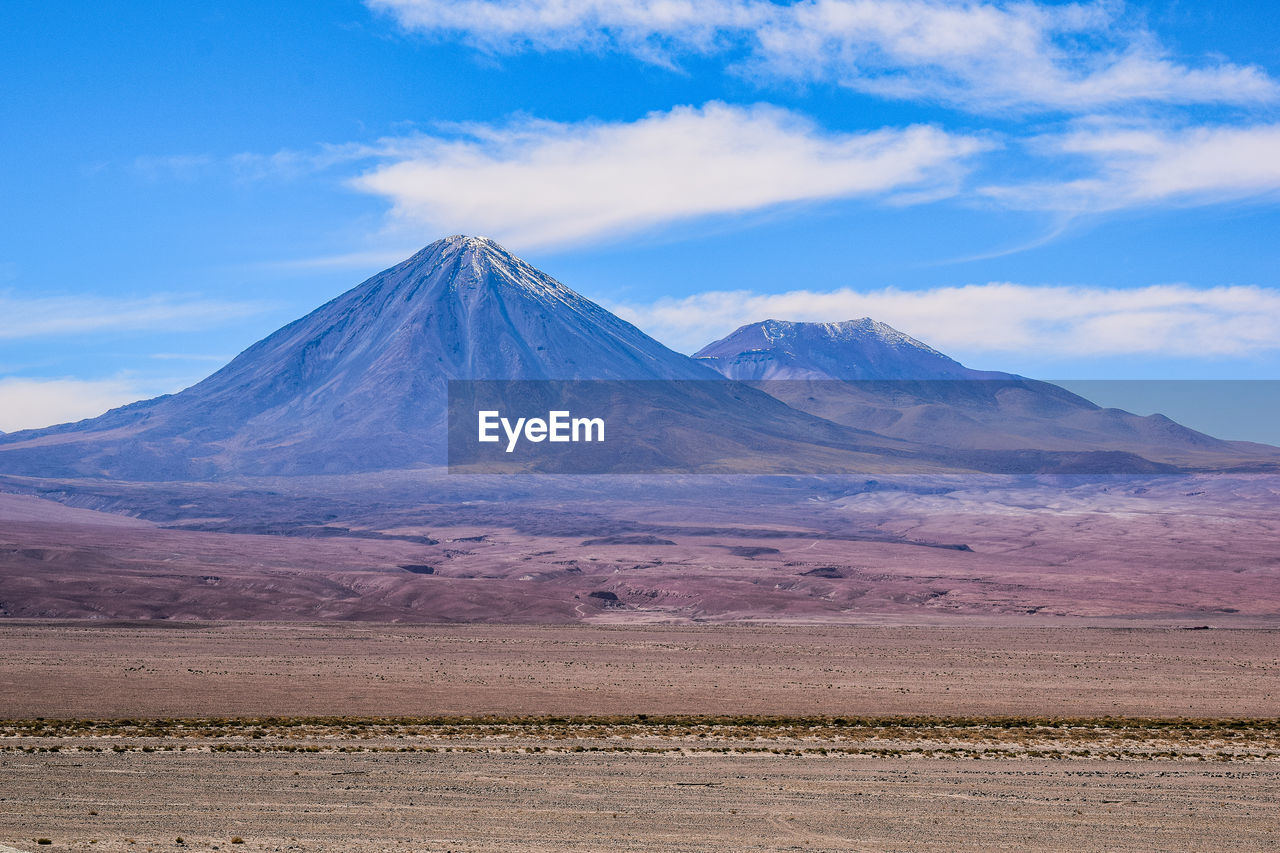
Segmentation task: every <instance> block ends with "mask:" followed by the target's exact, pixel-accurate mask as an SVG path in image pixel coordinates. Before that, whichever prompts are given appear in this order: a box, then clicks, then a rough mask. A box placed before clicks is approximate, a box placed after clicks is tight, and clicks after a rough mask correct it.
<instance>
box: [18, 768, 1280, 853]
mask: <svg viewBox="0 0 1280 853" xmlns="http://www.w3.org/2000/svg"><path fill="white" fill-rule="evenodd" d="M0 764H2V766H3V773H0V798H2V799H0V842H2V843H6V844H8V845H10V846H12V847H15V848H17V849H19V850H23V851H34V850H99V851H102V850H106V851H117V853H118V851H130V853H133V852H134V851H143V850H166V851H168V850H182V849H195V850H211V849H220V850H224V851H235V850H257V851H264V850H266V851H334V853H339V851H348V850H350V851H397V853H403V851H441V853H443V851H475V853H479V851H485V852H486V853H502V852H503V851H548V853H550V852H551V851H562V850H563V851H603V850H627V851H637V853H640V852H641V851H651V850H663V851H728V850H812V851H822V850H842V851H843V850H871V851H879V850H936V851H948V850H1031V849H1036V850H1075V851H1089V850H1125V851H1130V850H1131V851H1152V850H1240V851H1255V850H1256V851H1262V850H1273V849H1275V847H1276V845H1277V844H1278V843H1280V815H1277V794H1280V762H1276V761H1269V762H1238V761H1186V760H1162V761H1133V760H1130V761H1113V760H1071V759H1067V760H1053V759H1035V758H1031V759H1004V760H982V761H976V760H966V759H953V758H932V757H918V756H916V757H891V758H881V757H856V756H854V757H849V756H842V755H830V754H829V755H820V754H815V755H800V756H796V755H776V754H749V755H719V754H715V755H683V754H622V755H614V754H599V753H592V752H585V753H570V754H567V755H545V754H514V753H492V752H458V753H428V754H389V753H361V754H354V755H352V754H337V755H334V754H321V755H298V754H284V755H269V756H268V755H263V754H253V753H227V754H208V753H193V752H186V753H183V752H178V753H160V752H156V753H130V754H125V755H119V754H114V753H96V754H80V753H72V754H62V753H57V754H52V755H49V754H44V755H35V756H32V755H18V756H14V755H4V756H3V757H2V758H0ZM42 837H43V838H49V840H50V841H51V842H52V844H50V845H38V844H36V843H35V841H36V839H39V838H42ZM237 837H238V838H241V839H242V840H243V842H244V843H243V844H233V843H232V840H233V839H234V838H237ZM178 838H182V839H183V842H184V843H183V844H181V845H179V844H177V843H176V839H178ZM95 842H96V843H95Z"/></svg>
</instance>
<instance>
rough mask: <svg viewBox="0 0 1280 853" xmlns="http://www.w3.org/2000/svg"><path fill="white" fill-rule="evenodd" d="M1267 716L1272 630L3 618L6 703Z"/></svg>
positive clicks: (125, 711)
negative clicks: (49, 620) (104, 621)
mask: <svg viewBox="0 0 1280 853" xmlns="http://www.w3.org/2000/svg"><path fill="white" fill-rule="evenodd" d="M640 713H647V714H755V715H776V714H786V715H797V716H808V715H822V714H830V715H841V714H845V715H849V714H854V715H867V716H884V715H899V714H922V715H932V716H1010V715H1024V716H1069V717H1091V716H1107V715H1112V716H1125V717H1218V718H1222V717H1247V718H1270V717H1280V631H1272V630H1249V629H1210V630H1195V629H1186V628H1146V629H1144V628H1135V627H1113V628H1107V627H1093V628H1090V627H1076V628H1061V627H1060V628H1047V627H985V628H984V627H966V628H960V627H940V626H897V627H893V626H881V627H876V626H860V627H859V626H824V625H784V626H765V625H710V626H683V625H654V626H644V625H632V626H585V625H569V626H543V625H507V626H499V625H434V626H432V625H427V626H409V625H369V624H344V623H338V624H310V625H304V624H288V623H285V624H279V623H277V624H269V623H267V624H264V623H192V624H174V623H158V624H155V623H153V624H147V623H124V624H117V625H104V624H96V623H90V622H63V623H41V622H24V621H20V620H5V621H0V718H28V717H37V716H39V717H47V718H73V719H74V718H93V719H98V718H112V717H117V718H118V717H134V716H141V717H209V716H219V717H229V716H270V715H344V716H345V715H350V716H421V715H431V714H446V715H465V714H499V715H515V714H534V715H539V714H553V715H570V716H581V715H602V714H603V715H609V714H640Z"/></svg>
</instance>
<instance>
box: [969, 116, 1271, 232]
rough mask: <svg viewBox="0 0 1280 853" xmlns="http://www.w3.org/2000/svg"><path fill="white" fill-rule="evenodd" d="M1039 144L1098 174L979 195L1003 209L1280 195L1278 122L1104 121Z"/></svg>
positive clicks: (1091, 208)
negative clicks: (1177, 124)
mask: <svg viewBox="0 0 1280 853" xmlns="http://www.w3.org/2000/svg"><path fill="white" fill-rule="evenodd" d="M1036 147H1038V148H1039V149H1041V150H1042V151H1044V152H1046V153H1049V154H1059V155H1068V156H1071V157H1083V158H1085V159H1086V160H1088V161H1090V162H1091V163H1092V165H1093V168H1094V173H1093V174H1092V175H1090V176H1089V177H1085V178H1080V179H1077V180H1070V181H1044V182H1035V183H1030V184H1023V185H1017V186H1004V187H1000V186H996V187H986V188H984V189H982V190H980V192H981V194H983V195H986V196H988V197H990V198H992V199H995V200H997V201H999V202H1001V203H1004V204H1010V205H1013V206H1021V207H1032V208H1048V209H1055V210H1066V211H1077V212H1095V211H1103V210H1114V209H1117V208H1122V207H1135V206H1142V205H1148V204H1156V203H1174V204H1177V203H1182V204H1192V203H1211V202H1219V201H1226V200H1231V199H1240V198H1249V197H1257V196H1273V195H1275V194H1276V193H1278V192H1280V124H1263V125H1253V126H1247V127H1192V128H1180V129H1169V128H1158V127H1142V126H1137V127H1125V126H1118V125H1115V124H1114V123H1109V122H1102V123H1096V124H1087V125H1085V126H1081V127H1077V128H1076V129H1074V130H1072V131H1070V132H1068V133H1065V134H1061V135H1057V136H1051V137H1042V138H1040V139H1039V140H1037V141H1036Z"/></svg>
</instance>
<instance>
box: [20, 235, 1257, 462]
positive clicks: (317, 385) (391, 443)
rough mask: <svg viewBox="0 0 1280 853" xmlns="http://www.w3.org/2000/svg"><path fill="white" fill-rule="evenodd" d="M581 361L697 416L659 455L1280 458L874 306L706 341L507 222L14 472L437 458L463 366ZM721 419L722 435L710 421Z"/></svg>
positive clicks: (61, 440)
mask: <svg viewBox="0 0 1280 853" xmlns="http://www.w3.org/2000/svg"><path fill="white" fill-rule="evenodd" d="M583 379H590V380H636V381H643V382H649V383H652V382H655V381H661V382H662V383H663V384H662V385H661V388H662V391H661V394H660V396H658V397H656V398H655V400H657V403H656V404H655V406H654V407H653V409H654V410H653V411H652V412H651V413H650V414H649V415H646V417H649V416H651V417H652V418H653V425H652V426H653V429H654V430H655V431H656V433H663V432H664V431H665V432H666V433H667V434H669V435H679V436H682V438H681V441H680V442H674V441H672V442H667V444H666V445H664V446H663V447H661V448H650V450H653V452H654V453H656V454H657V456H658V461H659V463H661V464H660V465H659V466H658V467H659V468H662V469H664V470H674V469H680V470H704V469H703V468H702V463H709V464H710V465H711V467H710V468H709V469H705V470H719V469H718V468H716V463H717V462H718V461H720V460H723V459H733V458H739V457H741V456H742V455H743V454H744V453H747V454H751V453H754V454H757V455H758V456H759V457H760V458H761V459H764V460H766V462H767V464H766V468H767V467H768V464H773V463H772V462H771V461H769V460H778V461H780V462H782V463H786V464H793V463H794V464H797V465H799V466H800V468H801V469H804V470H808V471H821V470H825V467H824V466H829V465H831V464H832V463H833V460H835V459H837V458H844V459H846V460H852V462H851V463H850V465H851V466H852V468H854V469H857V470H862V469H866V470H868V471H873V470H875V469H876V466H877V465H886V466H888V467H889V468H890V469H892V470H904V468H903V466H904V465H905V466H906V468H905V470H911V466H912V465H916V466H917V467H918V466H920V465H923V466H926V467H928V468H929V469H930V470H948V471H973V470H984V471H1013V472H1028V471H1030V472H1034V471H1042V470H1049V471H1052V470H1062V469H1063V466H1064V465H1066V466H1067V467H1070V466H1072V465H1075V466H1077V467H1078V468H1079V469H1080V470H1086V471H1088V470H1104V469H1107V468H1108V467H1112V468H1114V467H1116V466H1119V467H1120V468H1121V469H1132V470H1142V471H1156V470H1173V469H1174V468H1175V467H1178V466H1181V467H1193V468H1199V469H1214V468H1225V467H1231V466H1239V465H1242V464H1244V465H1249V464H1274V463H1275V462H1276V461H1277V460H1280V451H1277V450H1276V449H1275V448H1268V447H1265V446H1262V445H1251V444H1247V443H1243V442H1226V441H1220V440H1218V439H1215V438H1212V437H1210V436H1207V435H1204V434H1202V433H1198V432H1196V431H1194V430H1190V429H1187V428H1186V427H1183V426H1181V425H1178V424H1176V423H1174V422H1173V421H1171V420H1169V419H1168V418H1164V417H1163V416H1159V415H1154V416H1150V417H1145V418H1144V417H1139V416H1136V415H1132V414H1129V413H1127V412H1122V411H1120V410H1116V409H1103V408H1100V407H1098V406H1096V405H1094V404H1093V403H1091V402H1089V401H1088V400H1085V399H1084V398H1082V397H1079V396H1077V395H1075V394H1071V393H1069V392H1067V391H1065V390H1064V389H1062V388H1059V387H1057V386H1054V385H1051V384H1048V383H1044V382H1038V381H1035V380H1030V379H1025V378H1023V377H1019V376H1016V375H1013V374H1005V373H994V372H989V371H976V370H971V369H969V368H967V367H965V366H964V365H962V364H960V363H959V362H957V361H954V360H953V359H951V358H948V357H947V356H945V355H944V354H942V353H940V352H938V351H936V350H934V349H932V348H930V347H928V346H927V345H925V344H923V343H921V342H919V341H916V340H914V339H913V338H910V337H909V336H907V335H904V334H902V333H900V332H898V331H897V330H895V329H893V328H891V327H889V326H887V325H885V324H883V323H878V322H875V321H873V320H870V319H865V318H864V319H861V320H852V321H848V322H843V323H794V322H784V321H778V320H767V321H764V322H761V323H755V324H751V325H748V326H744V327H742V328H740V329H738V330H737V331H735V332H733V333H732V334H731V335H729V336H728V337H726V338H724V339H722V340H720V341H716V342H714V343H712V344H709V345H708V346H707V347H705V348H703V349H702V350H701V351H699V352H698V353H697V354H696V356H695V357H693V358H690V357H688V356H685V355H682V354H680V353H677V352H675V351H673V350H671V349H668V348H667V347H665V346H663V345H662V344H661V343H659V342H658V341H656V340H654V339H653V338H651V337H649V336H648V335H646V334H644V333H643V332H641V331H640V330H639V329H637V328H636V327H635V326H633V325H631V324H629V323H627V322H625V321H623V320H622V319H620V318H618V317H616V316H615V315H613V314H612V313H610V312H609V311H607V310H605V309H604V308H602V307H600V306H599V305H597V304H595V303H594V302H591V301H590V300H588V299H586V298H584V297H583V296H581V295H580V294H578V293H576V292H574V291H573V290H571V289H569V288H568V287H566V286H565V285H563V284H561V283H560V282H558V281H556V280H555V279H553V278H551V277H550V276H548V275H546V274H545V273H543V272H541V271H539V270H536V269H534V268H533V267H531V266H530V265H528V264H527V263H525V262H524V261H522V260H520V259H518V258H516V257H515V256H513V255H511V254H510V253H509V252H507V251H506V250H505V249H503V248H502V247H501V246H499V245H497V244H496V243H494V242H493V241H491V240H488V239H485V238H480V237H463V236H454V237H448V238H445V239H443V240H439V241H437V242H435V243H432V244H431V245H429V246H427V247H426V248H424V249H423V250H422V251H420V252H418V253H417V254H415V255H414V256H412V257H411V258H409V259H407V260H405V261H404V262H402V263H400V264H397V265H396V266H394V267H391V268H390V269H388V270H385V271H383V272H381V273H379V274H377V275H375V276H373V277H372V278H370V279H369V280H367V281H365V282H364V283H362V284H360V285H358V286H357V287H355V288H353V289H352V290H350V291H348V292H346V293H344V294H342V295H341V296H339V297H337V298H336V299H334V300H332V301H330V302H328V303H326V304H324V305H322V306H321V307H319V308H317V309H316V310H315V311H313V312H312V313H310V314H308V315H307V316H305V317H302V318H301V319H299V320H296V321H294V322H292V323H290V324H288V325H286V326H285V327H283V328H281V329H280V330H278V331H277V332H275V333H273V334H271V335H269V336H268V337H266V338H264V339H263V340H261V341H259V342H258V343H256V344H254V345H253V346H251V347H249V348H248V349H247V350H245V351H244V352H243V353H241V354H240V355H239V356H237V357H236V358H235V359H234V360H232V361H231V362H230V363H229V364H228V365H227V366H225V367H224V368H222V369H221V370H219V371H217V372H216V373H214V374H213V375H211V376H209V377H208V378H207V379H205V380H203V381H202V382H199V383H197V384H196V385H193V386H192V387H190V388H187V389H186V390H184V391H181V392H179V393H177V394H172V395H166V396H163V397H158V398H155V399H152V400H145V401H141V402H138V403H134V404H131V405H128V406H124V407H121V408H118V409H114V410H112V411H110V412H107V413H106V414H104V415H102V416H100V417H97V418H93V419H89V420H85V421H80V422H78V423H73V424H62V425H59V426H54V427H49V428H46V429H39V430H26V431H22V432H17V433H11V434H8V435H4V436H3V437H0V473H5V474H18V475H25V476H35V477H80V478H83V477H93V478H111V479H124V480H138V481H160V480H181V481H199V480H211V479H218V478H224V477H236V476H246V475H264V474H265V475H314V474H346V473H354V472H368V471H386V470H397V469H409V468H421V467H426V466H438V465H441V464H443V463H444V462H445V443H444V441H443V440H442V436H443V434H444V431H445V429H446V426H447V417H446V415H447V411H446V402H447V399H448V383H449V382H450V380H583ZM651 387H659V386H651ZM694 387H696V388H697V389H698V390H697V391H696V393H695V392H692V391H686V390H682V389H685V388H690V389H691V388H694ZM690 394H692V396H687V395H690ZM682 395H685V396H682ZM672 418H674V420H672ZM711 423H714V424H717V425H719V428H720V433H719V434H718V435H717V436H716V437H715V438H714V439H711V438H707V437H706V435H705V434H703V433H701V432H699V430H701V429H703V427H705V425H707V424H711ZM806 466H807V467H806ZM782 467H784V468H785V464H784V465H783V466H782Z"/></svg>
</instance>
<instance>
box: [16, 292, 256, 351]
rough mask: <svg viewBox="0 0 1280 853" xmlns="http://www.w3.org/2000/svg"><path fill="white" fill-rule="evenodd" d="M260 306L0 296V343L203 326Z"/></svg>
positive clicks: (194, 300) (171, 298) (167, 299)
mask: <svg viewBox="0 0 1280 853" xmlns="http://www.w3.org/2000/svg"><path fill="white" fill-rule="evenodd" d="M268 308H269V306H268V305H267V304H266V303H262V302H253V301H245V302H232V301H224V300H214V299H198V298H188V297H180V296H164V295H162V296H151V297H144V298H139V299H117V298H109V297H99V296H37V297H26V296H15V295H13V294H3V293H0V340H6V339H7V340H12V339H18V338H38V337H47V336H53V335H74V334H84V333H88V332H110V331H142V330H154V329H160V330H166V331H172V330H180V329H198V328H204V327H206V326H208V325H211V324H215V323H225V322H230V321H232V320H238V319H241V318H243V317H250V316H253V315H255V314H260V313H262V312H263V311H265V310H267V309H268Z"/></svg>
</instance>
